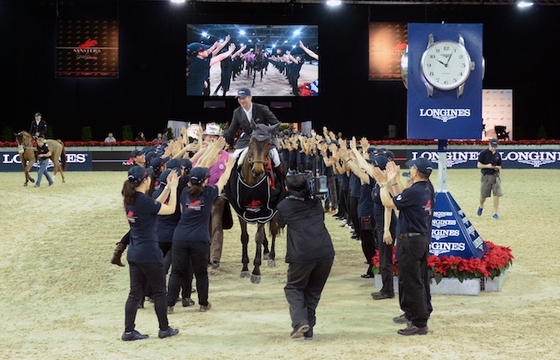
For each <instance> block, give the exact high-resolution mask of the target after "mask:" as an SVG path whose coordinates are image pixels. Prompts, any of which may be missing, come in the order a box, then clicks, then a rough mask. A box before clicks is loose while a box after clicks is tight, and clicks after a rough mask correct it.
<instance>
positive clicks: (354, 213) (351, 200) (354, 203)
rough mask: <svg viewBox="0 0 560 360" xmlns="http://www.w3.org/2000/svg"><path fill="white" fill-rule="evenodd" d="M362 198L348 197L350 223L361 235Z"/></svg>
mask: <svg viewBox="0 0 560 360" xmlns="http://www.w3.org/2000/svg"><path fill="white" fill-rule="evenodd" d="M359 202H360V198H358V197H355V196H348V222H349V223H351V224H352V226H353V227H354V231H356V232H357V233H358V234H359V233H360V218H359V217H358V203H359Z"/></svg>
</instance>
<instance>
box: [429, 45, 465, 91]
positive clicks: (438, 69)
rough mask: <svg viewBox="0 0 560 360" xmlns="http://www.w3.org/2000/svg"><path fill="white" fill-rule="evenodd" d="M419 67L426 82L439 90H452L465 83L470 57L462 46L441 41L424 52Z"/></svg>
mask: <svg viewBox="0 0 560 360" xmlns="http://www.w3.org/2000/svg"><path fill="white" fill-rule="evenodd" d="M420 66H421V68H422V75H424V78H425V79H426V81H427V82H429V83H430V84H432V85H433V86H434V87H436V88H438V89H441V90H452V89H456V88H457V87H459V86H460V85H462V84H463V83H464V82H465V81H467V78H468V77H469V75H470V73H471V57H470V56H469V53H468V52H467V49H465V47H464V46H463V45H461V44H459V43H457V42H454V41H449V40H442V41H437V42H435V43H433V44H432V45H431V46H430V47H428V48H427V49H426V51H424V54H423V55H422V59H421V60H420Z"/></svg>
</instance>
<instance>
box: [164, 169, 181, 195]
mask: <svg viewBox="0 0 560 360" xmlns="http://www.w3.org/2000/svg"><path fill="white" fill-rule="evenodd" d="M178 185H179V176H178V175H177V172H176V171H171V172H170V173H169V175H167V186H169V188H170V189H171V190H176V189H177V186H178Z"/></svg>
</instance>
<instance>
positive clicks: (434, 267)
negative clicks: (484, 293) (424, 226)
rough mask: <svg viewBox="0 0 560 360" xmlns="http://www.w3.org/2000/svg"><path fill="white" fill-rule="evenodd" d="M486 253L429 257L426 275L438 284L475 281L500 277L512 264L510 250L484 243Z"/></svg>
mask: <svg viewBox="0 0 560 360" xmlns="http://www.w3.org/2000/svg"><path fill="white" fill-rule="evenodd" d="M485 243H486V245H487V246H488V252H487V253H486V254H485V255H484V256H483V257H482V258H481V259H479V258H470V259H464V258H461V257H457V256H440V257H438V256H437V255H430V256H429V257H428V261H427V262H428V273H429V275H430V277H433V278H435V280H436V283H439V282H440V281H441V279H442V278H444V277H447V278H457V279H459V280H460V281H463V280H464V279H475V278H484V277H490V278H492V279H493V278H494V277H496V276H498V275H500V274H501V273H502V272H503V271H505V270H506V269H507V268H508V267H509V266H510V265H511V264H512V263H513V259H514V257H513V254H512V252H511V249H510V248H508V247H505V246H499V245H495V244H494V243H492V242H490V241H485ZM395 252H396V247H393V274H394V275H395V276H397V275H398V261H397V259H396V257H395ZM371 260H372V263H373V273H374V274H378V273H379V255H378V254H376V255H375V256H374V257H373V258H372V259H371Z"/></svg>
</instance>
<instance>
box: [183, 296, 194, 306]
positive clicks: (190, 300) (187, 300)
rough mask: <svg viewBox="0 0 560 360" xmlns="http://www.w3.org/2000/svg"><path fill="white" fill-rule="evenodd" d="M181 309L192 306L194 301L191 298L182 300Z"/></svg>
mask: <svg viewBox="0 0 560 360" xmlns="http://www.w3.org/2000/svg"><path fill="white" fill-rule="evenodd" d="M182 301H183V307H188V306H193V305H194V300H193V299H191V298H184V299H183V300H182Z"/></svg>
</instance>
